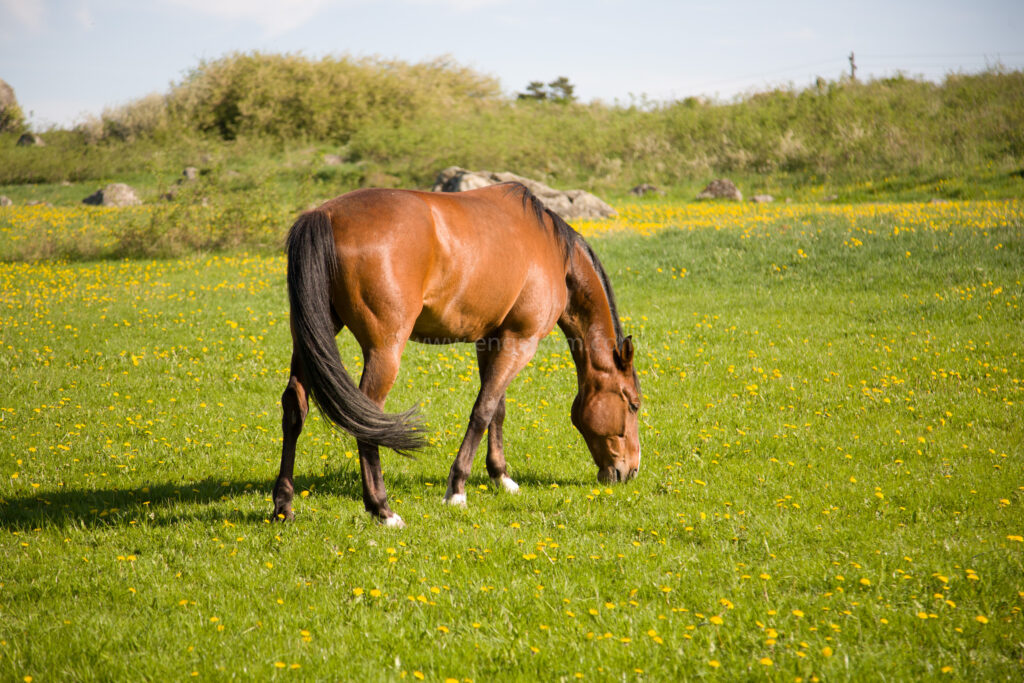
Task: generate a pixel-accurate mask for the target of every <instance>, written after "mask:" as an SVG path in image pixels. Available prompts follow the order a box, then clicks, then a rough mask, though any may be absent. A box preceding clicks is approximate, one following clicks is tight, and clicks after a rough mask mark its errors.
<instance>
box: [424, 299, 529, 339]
mask: <svg viewBox="0 0 1024 683" xmlns="http://www.w3.org/2000/svg"><path fill="white" fill-rule="evenodd" d="M514 301H515V300H514V299H513V300H511V301H508V302H505V301H501V300H496V299H495V298H488V299H486V300H483V299H480V300H470V299H468V298H467V299H462V300H448V301H446V302H439V304H431V303H427V304H426V305H424V307H423V311H422V312H421V313H420V315H419V317H418V318H417V319H416V324H415V325H414V326H413V330H412V334H411V335H410V336H409V338H410V339H412V340H414V341H418V342H422V343H426V344H449V343H453V342H474V341H476V340H478V339H482V338H484V337H486V336H488V335H489V334H492V333H493V332H494V331H495V330H497V329H498V328H500V327H501V325H502V323H503V322H504V321H505V317H506V315H507V314H508V311H509V309H510V308H512V305H513V304H514Z"/></svg>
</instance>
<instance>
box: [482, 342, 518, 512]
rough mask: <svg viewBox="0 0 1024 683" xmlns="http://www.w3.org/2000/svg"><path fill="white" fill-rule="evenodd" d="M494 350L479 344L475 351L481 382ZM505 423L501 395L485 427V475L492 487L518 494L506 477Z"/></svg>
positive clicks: (492, 359)
mask: <svg viewBox="0 0 1024 683" xmlns="http://www.w3.org/2000/svg"><path fill="white" fill-rule="evenodd" d="M495 351H496V349H494V348H492V347H490V346H488V345H486V344H484V343H481V344H479V345H478V346H477V349H476V359H477V365H478V366H479V368H480V381H481V382H483V380H484V377H485V376H486V375H487V372H488V371H489V368H490V367H491V364H492V363H493V362H494V359H495V357H496V355H497V354H496V353H495ZM504 423H505V394H504V393H502V394H501V398H500V399H499V400H498V406H497V408H495V410H494V417H492V418H491V422H490V424H489V425H487V474H488V476H490V478H491V481H492V482H493V483H494V487H495V488H497V489H498V490H504V491H508V492H509V493H519V485H518V484H516V483H515V482H514V481H512V478H511V477H509V476H508V471H507V465H506V463H505V443H504V440H503V438H502V426H503V425H504Z"/></svg>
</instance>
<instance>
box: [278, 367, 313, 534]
mask: <svg viewBox="0 0 1024 683" xmlns="http://www.w3.org/2000/svg"><path fill="white" fill-rule="evenodd" d="M304 379H305V378H304V373H303V370H302V361H300V360H299V358H298V355H296V354H294V353H293V354H292V363H291V377H290V378H289V379H288V386H287V387H286V388H285V390H284V394H282V395H281V413H282V415H281V431H282V433H283V441H282V445H281V472H280V474H278V475H277V482H276V483H275V484H274V494H273V497H274V516H273V519H275V520H288V519H294V518H295V513H294V512H292V497H293V496H294V494H295V486H294V484H293V483H292V476H293V471H294V467H295V444H296V442H297V441H298V440H299V434H301V433H302V425H303V424H304V423H305V421H306V415H307V414H308V413H309V398H308V396H307V395H306V387H305V385H304Z"/></svg>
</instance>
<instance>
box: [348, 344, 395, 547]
mask: <svg viewBox="0 0 1024 683" xmlns="http://www.w3.org/2000/svg"><path fill="white" fill-rule="evenodd" d="M403 347H404V344H395V345H393V346H389V347H374V348H370V349H364V350H363V361H364V365H363V376H362V377H361V378H360V380H359V389H360V390H361V391H362V392H363V393H364V394H366V395H367V397H369V399H370V400H371V401H373V402H374V403H376V404H377V406H378V407H380V408H381V409H382V410H383V409H384V399H386V398H387V395H388V392H389V391H391V387H392V386H393V385H394V383H395V379H396V378H397V377H398V366H399V363H400V362H401V360H402V349H403ZM358 443H359V473H360V474H361V475H362V480H363V506H364V507H365V508H366V511H367V512H369V513H370V514H371V515H373V516H374V517H376V518H377V519H379V520H380V521H381V523H382V524H384V525H385V526H394V527H404V526H405V522H403V521H402V518H401V517H399V516H398V515H396V514H395V513H394V512H392V510H391V507H390V506H389V505H388V492H387V490H386V489H385V488H384V477H383V475H382V473H381V468H380V451H379V448H378V446H376V445H375V444H369V443H366V442H363V441H359V442H358Z"/></svg>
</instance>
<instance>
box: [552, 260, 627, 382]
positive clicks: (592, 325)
mask: <svg viewBox="0 0 1024 683" xmlns="http://www.w3.org/2000/svg"><path fill="white" fill-rule="evenodd" d="M566 286H567V290H568V297H567V303H566V306H565V311H563V312H562V316H561V317H560V318H559V319H558V326H559V327H560V328H561V329H562V332H564V333H565V336H566V339H567V340H568V342H569V350H570V351H571V352H572V357H573V361H574V362H575V364H576V372H577V375H578V376H579V378H580V379H581V380H582V378H583V376H584V375H585V374H588V373H590V372H592V371H593V370H604V369H611V368H613V367H614V365H615V357H614V354H613V352H614V350H615V343H616V336H615V324H614V322H613V321H612V312H611V307H610V306H609V305H608V295H607V294H606V293H605V290H604V285H603V284H602V283H601V277H600V276H599V275H598V273H597V270H596V269H595V268H594V264H593V263H592V262H591V261H590V258H589V257H588V256H587V255H586V253H584V251H583V250H582V249H580V248H576V249H575V250H574V252H573V253H572V254H571V255H570V257H569V272H568V274H567V276H566Z"/></svg>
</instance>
